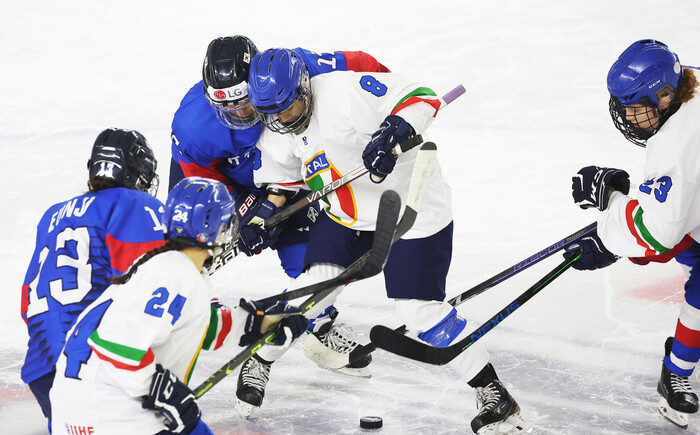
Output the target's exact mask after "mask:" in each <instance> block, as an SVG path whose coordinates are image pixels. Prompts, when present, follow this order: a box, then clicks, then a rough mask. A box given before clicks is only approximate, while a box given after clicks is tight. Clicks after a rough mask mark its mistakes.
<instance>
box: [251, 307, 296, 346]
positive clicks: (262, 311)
mask: <svg viewBox="0 0 700 435" xmlns="http://www.w3.org/2000/svg"><path fill="white" fill-rule="evenodd" d="M238 306H239V307H240V308H242V309H244V310H245V311H247V312H248V317H247V318H246V320H245V325H244V327H243V331H244V334H243V336H242V337H241V340H240V342H239V344H238V345H239V346H248V345H249V344H251V343H253V342H255V341H257V340H259V339H260V338H261V337H262V336H263V334H265V333H266V332H267V331H268V330H269V329H270V328H271V327H273V326H276V324H277V323H279V327H278V330H277V334H275V338H274V339H272V341H270V344H272V345H274V346H282V347H289V345H290V344H291V343H292V340H293V339H295V338H297V337H299V336H300V335H301V334H302V333H303V332H304V331H306V328H307V327H308V326H309V321H308V320H306V318H305V317H304V316H302V315H301V314H298V313H299V311H300V310H299V308H297V307H295V306H293V305H289V304H287V303H286V302H260V301H247V300H245V299H241V302H240V303H239V305H238Z"/></svg>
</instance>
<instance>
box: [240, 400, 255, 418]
mask: <svg viewBox="0 0 700 435" xmlns="http://www.w3.org/2000/svg"><path fill="white" fill-rule="evenodd" d="M259 408H260V407H259V406H254V405H251V404H250V403H248V402H244V401H242V400H241V399H236V411H238V415H240V416H241V418H242V419H243V420H247V419H248V417H250V416H251V415H252V414H253V412H255V411H256V410H258V409H259Z"/></svg>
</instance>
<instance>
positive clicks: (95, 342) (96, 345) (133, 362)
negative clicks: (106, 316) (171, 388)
mask: <svg viewBox="0 0 700 435" xmlns="http://www.w3.org/2000/svg"><path fill="white" fill-rule="evenodd" d="M88 344H89V345H90V347H91V348H92V350H93V351H94V352H95V355H97V357H98V358H100V359H101V360H103V361H107V362H109V363H112V365H114V367H116V368H118V369H122V370H129V371H136V370H139V369H141V368H143V367H146V366H147V365H149V364H151V363H152V362H153V361H154V360H155V357H154V355H153V351H152V350H151V349H150V348H149V349H147V350H141V349H136V348H133V347H129V346H125V345H123V344H119V343H114V342H111V341H108V340H103V339H102V338H100V336H99V334H98V333H97V331H93V333H92V334H91V335H90V337H89V338H88Z"/></svg>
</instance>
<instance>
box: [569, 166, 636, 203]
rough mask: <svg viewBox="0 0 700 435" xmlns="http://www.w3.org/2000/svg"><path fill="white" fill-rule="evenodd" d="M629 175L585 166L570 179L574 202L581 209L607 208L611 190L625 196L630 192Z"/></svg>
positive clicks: (620, 170) (615, 170) (620, 171)
mask: <svg viewBox="0 0 700 435" xmlns="http://www.w3.org/2000/svg"><path fill="white" fill-rule="evenodd" d="M629 177H630V176H629V174H628V173H627V172H625V171H623V170H622V169H615V168H599V167H598V166H586V167H585V168H581V170H580V171H578V173H577V174H576V175H575V176H573V177H571V190H572V196H573V197H574V202H575V203H576V205H578V206H579V207H581V208H582V209H584V210H585V209H587V208H590V207H595V208H597V209H598V210H600V211H603V210H605V209H606V208H608V201H609V199H610V193H611V189H612V190H617V191H619V192H622V193H624V194H625V195H627V194H628V193H629V191H630V179H629Z"/></svg>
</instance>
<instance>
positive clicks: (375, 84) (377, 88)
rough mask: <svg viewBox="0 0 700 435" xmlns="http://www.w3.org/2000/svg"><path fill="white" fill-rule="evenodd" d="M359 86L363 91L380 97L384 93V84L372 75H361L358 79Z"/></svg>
mask: <svg viewBox="0 0 700 435" xmlns="http://www.w3.org/2000/svg"><path fill="white" fill-rule="evenodd" d="M360 86H361V87H362V89H364V90H365V91H367V92H369V93H370V94H372V95H374V96H377V97H381V96H383V95H384V94H386V85H384V84H383V83H381V82H380V81H378V80H377V79H375V78H374V77H372V76H362V78H361V79H360Z"/></svg>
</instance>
